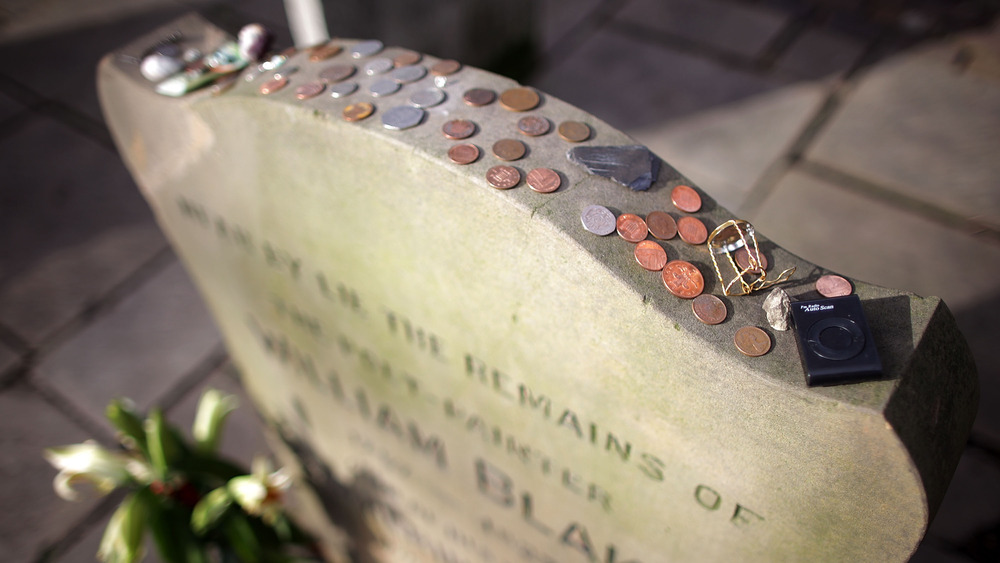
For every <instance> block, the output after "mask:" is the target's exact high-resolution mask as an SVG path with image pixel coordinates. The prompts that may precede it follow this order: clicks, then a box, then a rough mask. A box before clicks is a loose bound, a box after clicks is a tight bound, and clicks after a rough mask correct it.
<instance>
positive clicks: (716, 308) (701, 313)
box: [691, 293, 728, 325]
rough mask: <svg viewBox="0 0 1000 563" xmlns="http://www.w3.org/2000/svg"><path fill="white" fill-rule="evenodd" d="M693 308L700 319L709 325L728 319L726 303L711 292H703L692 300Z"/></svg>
mask: <svg viewBox="0 0 1000 563" xmlns="http://www.w3.org/2000/svg"><path fill="white" fill-rule="evenodd" d="M691 310H692V311H693V312H694V316H696V317H698V320H699V321H701V322H703V323H705V324H707V325H717V324H719V323H721V322H722V321H724V320H726V315H727V314H728V312H727V311H726V304H725V303H723V302H722V299H719V298H718V297H716V296H714V295H712V294H711V293H702V294H701V295H699V296H698V297H695V298H694V301H692V302H691Z"/></svg>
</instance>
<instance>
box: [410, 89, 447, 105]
mask: <svg viewBox="0 0 1000 563" xmlns="http://www.w3.org/2000/svg"><path fill="white" fill-rule="evenodd" d="M444 98H445V95H444V90H441V89H440V88H427V89H425V90H418V91H416V92H414V93H413V94H410V104H412V105H414V106H417V107H418V108H430V107H434V106H436V105H438V104H440V103H441V102H443V101H444Z"/></svg>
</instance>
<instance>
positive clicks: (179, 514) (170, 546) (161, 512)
mask: <svg viewBox="0 0 1000 563" xmlns="http://www.w3.org/2000/svg"><path fill="white" fill-rule="evenodd" d="M137 496H139V498H141V499H142V501H143V502H144V503H145V504H146V506H148V507H149V510H148V515H149V516H148V520H149V530H150V531H151V532H152V533H153V540H154V541H155V542H156V548H157V551H158V552H159V554H160V558H161V559H163V560H164V561H166V562H167V563H188V562H189V561H200V560H204V549H203V548H202V546H201V545H199V544H198V542H197V541H196V539H195V537H194V534H193V533H191V527H190V524H189V520H190V518H189V516H188V515H187V512H186V511H183V510H179V509H178V508H176V507H175V506H174V505H173V501H171V500H169V499H165V498H162V497H158V496H156V495H154V494H153V493H152V492H151V491H150V490H149V488H144V489H142V490H140V491H139V492H138V493H137ZM199 553H200V554H202V555H201V558H200V559H199V555H198V554H199Z"/></svg>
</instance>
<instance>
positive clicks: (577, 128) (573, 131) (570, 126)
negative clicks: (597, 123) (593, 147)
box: [558, 121, 590, 143]
mask: <svg viewBox="0 0 1000 563" xmlns="http://www.w3.org/2000/svg"><path fill="white" fill-rule="evenodd" d="M558 133H559V137H560V138H561V139H562V140H564V141H569V142H570V143H582V142H584V141H586V140H587V139H589V138H590V126H588V125H587V124H586V123H581V122H579V121H563V122H562V123H560V124H559V130H558Z"/></svg>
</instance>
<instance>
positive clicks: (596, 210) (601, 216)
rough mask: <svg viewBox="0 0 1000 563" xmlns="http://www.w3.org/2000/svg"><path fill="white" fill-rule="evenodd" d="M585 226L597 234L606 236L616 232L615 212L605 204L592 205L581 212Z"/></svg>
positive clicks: (581, 218)
mask: <svg viewBox="0 0 1000 563" xmlns="http://www.w3.org/2000/svg"><path fill="white" fill-rule="evenodd" d="M580 220H581V221H582V222H583V228H584V229H587V230H588V231H590V232H592V233H594V234H595V235H600V236H602V237H603V236H605V235H610V234H611V233H613V232H615V214H614V213H612V212H611V210H610V209H608V208H607V207H604V206H603V205H591V206H588V207H587V208H586V209H584V210H583V213H582V214H580Z"/></svg>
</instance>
